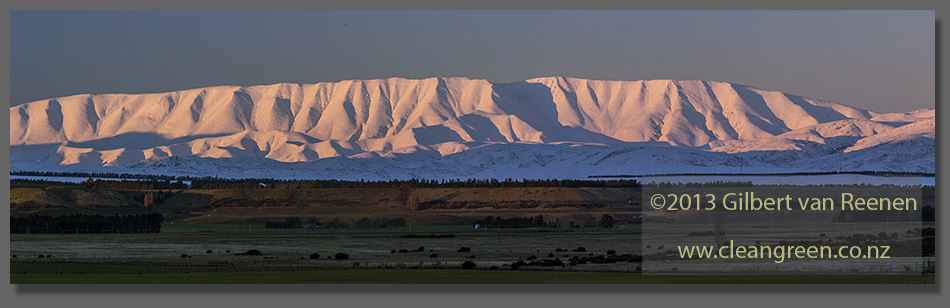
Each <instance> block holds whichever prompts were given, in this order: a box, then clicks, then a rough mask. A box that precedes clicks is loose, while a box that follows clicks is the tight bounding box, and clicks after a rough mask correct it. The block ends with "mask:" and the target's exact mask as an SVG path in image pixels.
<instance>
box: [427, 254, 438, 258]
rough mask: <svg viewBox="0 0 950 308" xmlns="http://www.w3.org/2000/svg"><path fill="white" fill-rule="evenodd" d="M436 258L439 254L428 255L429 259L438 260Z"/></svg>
mask: <svg viewBox="0 0 950 308" xmlns="http://www.w3.org/2000/svg"><path fill="white" fill-rule="evenodd" d="M438 257H439V254H437V253H434V254H431V255H429V258H438Z"/></svg>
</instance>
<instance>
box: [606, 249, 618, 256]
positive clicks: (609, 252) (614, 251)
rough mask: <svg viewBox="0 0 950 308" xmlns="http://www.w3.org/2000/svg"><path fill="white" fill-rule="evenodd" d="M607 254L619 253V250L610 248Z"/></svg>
mask: <svg viewBox="0 0 950 308" xmlns="http://www.w3.org/2000/svg"><path fill="white" fill-rule="evenodd" d="M607 254H608V255H615V254H617V251H616V250H613V249H611V250H608V251H607Z"/></svg>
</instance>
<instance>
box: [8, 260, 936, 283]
mask: <svg viewBox="0 0 950 308" xmlns="http://www.w3.org/2000/svg"><path fill="white" fill-rule="evenodd" d="M10 272H11V274H10V283H11V284H64V283H66V284H83V283H89V284H183V283H184V284H211V283H213V284H232V283H238V284H272V283H280V284H292V283H305V284H349V283H383V284H385V283H410V284H484V283H490V284H682V283H689V284H723V283H727V284H732V283H735V284H854V283H859V284H876V283H881V284H933V283H934V281H935V277H934V276H867V275H855V276H823V275H643V274H639V273H608V272H564V271H513V270H478V269H471V270H461V269H319V270H315V269H302V268H288V267H280V268H247V267H243V268H231V267H207V266H156V265H151V266H150V265H133V264H84V263H65V262H64V263H46V262H13V263H11V264H10Z"/></svg>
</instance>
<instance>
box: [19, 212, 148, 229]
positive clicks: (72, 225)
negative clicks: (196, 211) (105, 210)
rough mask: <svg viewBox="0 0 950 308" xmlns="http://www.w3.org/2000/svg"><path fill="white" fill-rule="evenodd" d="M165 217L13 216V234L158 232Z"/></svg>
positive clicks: (142, 215)
mask: <svg viewBox="0 0 950 308" xmlns="http://www.w3.org/2000/svg"><path fill="white" fill-rule="evenodd" d="M164 220H165V218H164V217H162V214H160V213H151V214H130V215H125V216H119V215H112V216H106V215H88V214H71V215H62V216H50V215H29V216H21V217H10V233H21V234H33V233H57V234H92V233H96V234H98V233H158V232H160V231H161V230H162V222H163V221H164Z"/></svg>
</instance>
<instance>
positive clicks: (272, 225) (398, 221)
mask: <svg viewBox="0 0 950 308" xmlns="http://www.w3.org/2000/svg"><path fill="white" fill-rule="evenodd" d="M307 226H309V227H310V228H349V227H351V226H352V227H354V228H364V229H371V228H401V227H405V226H406V219H404V218H401V217H400V218H376V219H370V218H367V217H363V218H361V219H359V220H356V221H353V222H352V224H347V223H345V222H343V220H342V219H340V218H339V217H336V218H334V219H333V220H331V221H330V222H328V223H326V224H324V223H321V222H320V221H318V220H316V218H314V217H311V218H310V219H308V220H307V221H306V224H305V222H304V221H303V220H301V219H300V218H297V217H289V218H284V220H280V221H268V222H265V223H264V227H265V228H268V229H300V228H305V227H307Z"/></svg>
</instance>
